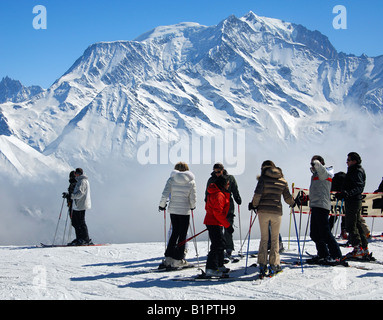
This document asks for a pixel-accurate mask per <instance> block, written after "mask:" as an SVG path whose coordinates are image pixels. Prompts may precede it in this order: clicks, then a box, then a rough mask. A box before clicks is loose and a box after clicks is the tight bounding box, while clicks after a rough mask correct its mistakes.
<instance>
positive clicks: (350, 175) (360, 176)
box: [343, 164, 366, 200]
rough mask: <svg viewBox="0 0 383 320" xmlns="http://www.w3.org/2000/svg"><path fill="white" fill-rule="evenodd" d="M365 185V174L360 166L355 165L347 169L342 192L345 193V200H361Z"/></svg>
mask: <svg viewBox="0 0 383 320" xmlns="http://www.w3.org/2000/svg"><path fill="white" fill-rule="evenodd" d="M365 184H366V173H365V172H364V169H363V168H362V166H361V165H360V164H355V165H352V166H350V167H348V170H347V174H346V178H345V180H344V185H343V188H344V189H343V190H344V191H345V193H346V198H345V200H361V199H362V192H363V190H364V186H365Z"/></svg>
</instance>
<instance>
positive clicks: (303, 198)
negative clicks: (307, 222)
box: [294, 191, 310, 206]
mask: <svg viewBox="0 0 383 320" xmlns="http://www.w3.org/2000/svg"><path fill="white" fill-rule="evenodd" d="M309 200H310V198H309V196H308V195H307V194H305V193H304V192H302V191H300V192H299V193H298V195H297V197H296V198H295V200H294V201H295V204H296V205H297V206H301V205H307V202H308V201H309Z"/></svg>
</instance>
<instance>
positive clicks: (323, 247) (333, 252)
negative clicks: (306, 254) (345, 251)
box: [310, 207, 342, 259]
mask: <svg viewBox="0 0 383 320" xmlns="http://www.w3.org/2000/svg"><path fill="white" fill-rule="evenodd" d="M329 213H330V210H326V209H323V208H318V207H313V208H311V224H310V237H311V239H312V240H313V241H314V242H315V245H316V248H317V252H318V256H319V257H320V258H326V257H328V256H331V258H334V259H337V258H340V257H341V256H342V252H341V251H340V249H339V245H338V243H337V242H336V240H335V238H334V236H333V234H332V233H331V230H330V223H329V217H328V216H329Z"/></svg>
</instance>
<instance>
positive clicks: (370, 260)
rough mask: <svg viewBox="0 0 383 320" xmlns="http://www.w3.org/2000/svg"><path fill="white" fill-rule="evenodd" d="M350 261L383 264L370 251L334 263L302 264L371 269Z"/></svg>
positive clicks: (298, 262) (292, 263)
mask: <svg viewBox="0 0 383 320" xmlns="http://www.w3.org/2000/svg"><path fill="white" fill-rule="evenodd" d="M306 254H307V255H309V256H310V257H314V256H313V255H311V254H310V253H308V252H306ZM350 261H353V262H364V263H366V262H367V263H376V264H383V262H381V261H377V260H376V259H375V258H374V257H373V256H372V253H370V254H369V255H368V256H366V257H364V258H363V259H359V258H353V257H349V256H347V255H345V256H343V257H342V258H341V259H340V261H338V262H335V263H326V264H319V263H307V262H306V263H303V264H307V265H321V266H331V267H337V266H342V267H351V268H356V269H361V270H372V269H370V268H367V267H365V266H360V265H354V264H352V265H350V264H349V262H350ZM281 263H283V264H291V265H300V261H296V262H286V261H281Z"/></svg>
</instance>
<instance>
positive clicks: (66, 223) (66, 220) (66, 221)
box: [62, 209, 69, 244]
mask: <svg viewBox="0 0 383 320" xmlns="http://www.w3.org/2000/svg"><path fill="white" fill-rule="evenodd" d="M68 217H69V209H68V215H67V216H66V219H65V227H64V234H63V242H62V244H64V243H65V234H66V227H67V225H68Z"/></svg>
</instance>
